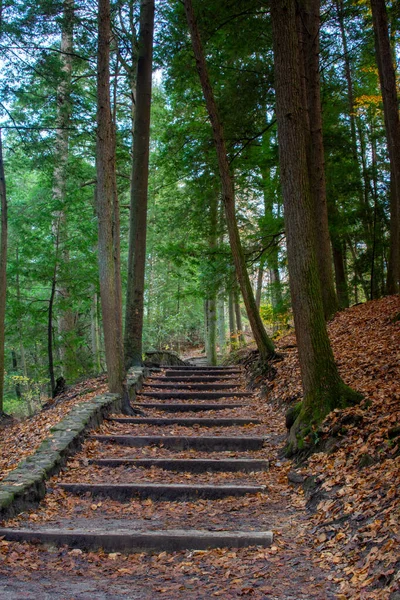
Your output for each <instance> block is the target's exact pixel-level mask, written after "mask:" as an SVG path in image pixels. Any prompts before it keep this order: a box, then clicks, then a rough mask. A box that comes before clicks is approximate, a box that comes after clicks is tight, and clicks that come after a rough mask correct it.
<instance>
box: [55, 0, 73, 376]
mask: <svg viewBox="0 0 400 600" xmlns="http://www.w3.org/2000/svg"><path fill="white" fill-rule="evenodd" d="M73 24H74V0H64V14H63V19H62V31H61V52H60V62H61V73H62V80H61V82H60V84H59V86H58V88H57V119H56V123H57V131H56V139H55V167H54V173H53V190H52V195H53V199H54V200H55V204H56V206H57V205H58V208H57V209H56V212H55V214H54V217H55V221H56V223H57V227H59V229H60V231H59V245H60V250H61V257H60V258H61V259H62V262H63V266H64V269H63V270H64V272H66V273H68V263H69V250H68V239H67V230H66V227H67V216H66V186H67V178H68V173H67V167H68V155H69V125H70V121H71V113H72V104H71V76H72V52H73ZM57 295H58V296H59V298H60V299H61V301H62V306H61V311H60V315H59V318H58V330H59V333H60V338H61V345H60V357H61V368H62V371H63V374H64V376H65V378H66V379H67V380H68V381H70V380H72V379H73V378H74V377H76V358H75V351H74V348H73V344H72V340H71V338H72V337H73V333H74V329H75V317H74V314H73V311H72V310H71V307H70V306H69V298H70V292H69V289H68V285H66V283H65V282H64V281H61V284H60V285H59V286H58V289H57Z"/></svg>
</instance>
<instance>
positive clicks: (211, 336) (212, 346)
mask: <svg viewBox="0 0 400 600" xmlns="http://www.w3.org/2000/svg"><path fill="white" fill-rule="evenodd" d="M204 312H205V338H206V355H207V361H208V363H209V364H210V365H216V364H217V345H216V344H217V327H216V325H217V314H216V302H215V297H214V298H208V299H207V300H205V301H204Z"/></svg>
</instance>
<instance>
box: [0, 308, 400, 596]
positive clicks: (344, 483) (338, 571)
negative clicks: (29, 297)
mask: <svg viewBox="0 0 400 600" xmlns="http://www.w3.org/2000/svg"><path fill="white" fill-rule="evenodd" d="M399 312H400V305H399V299H398V297H389V298H385V299H383V300H379V301H374V302H370V303H367V304H364V305H361V306H356V307H353V308H351V309H349V310H347V311H344V312H342V313H340V314H338V315H337V317H336V318H335V319H334V321H333V322H332V323H330V325H329V333H330V337H331V340H332V345H333V349H334V353H335V357H336V360H337V362H338V365H339V368H340V371H341V374H342V377H343V378H344V380H345V382H346V383H348V384H349V385H352V386H353V387H354V388H355V389H357V390H359V391H361V392H362V393H363V394H364V400H363V402H362V403H361V404H360V405H359V406H358V407H354V408H351V409H346V410H344V411H334V412H333V413H331V414H330V415H328V417H327V418H326V420H325V422H324V423H323V425H322V426H321V428H320V431H319V432H318V436H319V439H318V445H317V447H316V450H319V451H317V452H316V453H314V454H313V455H312V456H311V457H310V458H309V459H308V460H307V461H305V462H304V463H302V464H301V465H298V466H297V467H295V466H294V465H293V463H292V462H291V461H289V460H287V459H285V458H283V457H282V454H281V452H280V450H281V448H282V446H283V444H284V439H285V437H284V412H285V409H286V407H287V405H288V403H290V402H292V401H293V400H296V399H299V398H301V381H300V373H299V366H298V361H297V355H296V348H295V339H294V336H293V335H289V336H285V337H283V338H281V339H280V340H279V342H278V350H279V351H280V352H281V353H282V355H283V360H282V361H280V362H279V363H276V369H277V375H276V377H275V378H274V379H273V380H272V381H268V382H267V384H265V381H264V380H262V379H260V378H258V383H259V385H260V390H261V391H259V392H258V393H257V391H256V392H255V394H254V396H253V397H252V398H250V399H246V404H248V405H249V406H247V407H243V408H241V409H234V410H235V413H236V414H235V416H245V417H257V418H262V419H263V423H264V425H263V426H264V430H262V428H260V427H259V426H255V427H254V426H250V427H249V428H246V430H244V429H243V428H236V429H235V428H220V430H218V431H219V433H218V434H219V435H227V434H228V431H230V430H231V429H235V431H236V432H237V434H238V433H239V432H240V433H243V431H246V435H259V434H260V431H261V432H262V433H263V434H264V435H265V438H266V443H265V448H263V450H261V451H257V452H255V453H254V452H249V453H245V454H246V455H249V456H251V457H253V458H255V457H257V458H264V459H268V460H269V461H270V469H269V470H268V471H267V472H265V473H251V474H248V473H247V474H244V473H230V474H226V473H222V474H221V473H205V474H199V475H197V474H193V473H191V474H182V473H180V474H176V473H173V472H170V471H163V470H161V469H158V468H154V469H150V470H144V469H130V468H126V467H119V468H118V469H113V472H114V473H115V477H116V479H117V480H121V481H122V480H125V481H126V479H125V478H128V479H129V478H130V477H132V478H133V479H135V480H136V481H137V480H140V481H143V480H148V481H154V480H157V481H159V480H164V481H171V482H173V481H174V482H177V481H182V480H183V481H185V482H190V481H195V482H197V483H198V482H200V481H201V482H209V481H210V482H212V481H213V482H219V483H221V482H222V483H226V482H227V481H238V480H239V481H242V478H243V481H244V480H246V481H249V482H251V483H257V482H262V483H265V485H266V488H265V492H264V493H260V494H257V495H255V496H247V497H243V498H224V499H223V500H217V501H215V500H212V501H211V500H198V501H196V502H155V501H152V500H150V499H148V500H143V501H140V500H139V499H132V500H131V501H129V502H118V501H115V500H109V499H104V498H98V497H91V496H90V495H86V496H81V497H76V496H71V495H69V494H67V493H65V492H64V491H63V490H61V489H60V488H58V487H57V483H58V482H59V481H67V480H70V481H75V480H76V481H79V480H80V481H87V479H88V478H91V480H92V481H97V480H102V478H103V475H104V472H105V470H104V469H102V468H99V467H94V466H90V467H89V465H88V459H89V458H92V457H100V456H103V457H104V456H128V455H130V456H132V457H144V456H146V457H147V456H156V457H161V456H171V457H172V456H173V457H174V458H176V457H178V456H179V457H182V458H185V457H189V458H190V457H194V456H196V457H200V456H203V457H206V456H209V457H213V458H214V457H215V456H214V453H199V452H193V451H182V452H179V453H175V452H174V453H172V452H171V451H169V450H167V449H166V448H154V447H146V448H126V447H118V446H112V445H108V444H107V445H104V444H99V443H98V442H95V441H93V440H87V441H86V442H85V444H84V446H83V448H82V450H81V452H79V453H78V454H77V455H76V456H74V457H73V458H72V459H71V460H70V462H69V466H67V468H66V470H65V471H64V472H62V473H60V474H59V475H58V476H56V477H54V478H52V480H51V481H49V483H48V488H49V493H48V494H47V496H46V498H45V499H44V500H43V502H42V503H41V504H40V506H39V507H37V508H36V509H34V510H32V511H27V512H26V513H23V514H21V515H20V516H19V517H18V518H16V519H13V520H10V521H9V522H8V523H7V524H8V525H13V526H18V525H19V526H21V525H26V523H30V524H31V527H32V528H36V527H40V526H41V525H43V524H45V523H46V524H48V525H49V526H50V524H52V526H54V524H57V523H58V524H60V526H61V525H63V524H65V523H67V524H68V523H70V524H72V523H75V524H76V522H77V520H80V522H84V521H85V520H87V521H88V520H90V519H91V520H92V522H93V523H96V519H97V520H98V522H99V523H100V522H101V523H103V524H104V526H105V527H106V528H107V527H109V528H110V529H112V527H113V526H114V524H115V522H116V519H119V520H120V519H123V520H124V521H125V523H126V526H129V527H132V528H142V527H143V524H145V525H146V529H151V528H153V529H154V528H157V527H165V525H168V524H169V526H171V524H173V526H174V527H176V528H180V527H182V528H189V527H193V528H208V529H211V530H212V529H218V528H221V529H225V528H226V529H247V528H248V529H254V530H260V529H272V530H273V531H274V534H275V539H274V544H273V546H272V547H270V548H267V549H263V548H259V547H253V548H244V549H239V550H231V549H216V550H207V551H199V552H196V551H194V552H193V551H192V552H190V551H186V552H174V553H166V552H161V553H158V554H157V553H154V554H144V553H139V554H138V553H136V554H130V555H123V554H119V553H108V554H107V553H104V552H101V551H100V552H82V551H79V550H70V549H68V548H61V549H54V548H53V549H46V548H44V547H42V546H40V545H39V546H38V545H32V544H19V543H11V542H6V541H5V540H3V541H0V577H1V574H4V575H8V576H10V575H13V576H14V577H16V578H19V580H26V581H28V582H29V585H30V586H32V585H39V583H38V581H39V579H38V578H40V577H43V574H44V573H51V574H52V577H54V578H55V579H56V580H59V581H60V582H61V581H62V580H63V578H64V580H65V578H66V577H70V578H72V580H73V581H75V578H76V577H78V578H79V577H85V578H87V579H88V580H89V579H90V578H92V579H91V581H92V580H94V581H96V582H97V583H96V585H95V588H96V590H97V592H95V595H93V596H92V597H93V598H96V597H99V598H100V597H103V596H100V590H102V593H103V591H104V590H105V589H109V590H111V587H112V582H113V581H114V580H118V581H119V582H120V584H119V585H124V584H127V585H128V588H127V589H131V591H132V593H133V591H134V590H135V593H136V592H137V590H138V589H140V595H132V596H131V597H132V598H154V597H160V598H163V597H164V598H171V597H177V598H180V597H182V598H188V597H189V598H208V597H218V596H220V597H223V598H239V597H245V596H249V597H252V598H260V599H261V598H271V599H273V598H276V599H282V600H286V599H287V600H289V599H293V600H296V599H297V600H300V599H303V598H304V599H306V598H319V599H321V600H323V599H328V598H337V599H338V600H344V599H353V598H354V599H360V600H364V599H365V600H366V599H368V600H369V599H370V598H371V599H379V600H386V599H389V598H390V599H391V598H395V597H396V596H395V594H396V591H397V590H398V588H399V552H398V548H399V501H398V493H399V492H398V490H399V483H400V481H399V479H400V475H399V474H400V465H399V436H398V435H396V432H397V429H396V427H397V426H398V424H399V406H400V402H399V400H400V395H399V384H398V382H399V380H400V378H399V375H400V372H399V369H400V367H399V365H400V360H399V359H400V354H399V353H400V345H399V338H400V336H399V332H400V325H399V320H398V319H397V320H396V316H397V315H398V314H399ZM265 387H266V388H267V389H268V402H265V400H264V397H263V395H262V391H263V390H264V389H265ZM81 400H82V399H81ZM146 412H147V416H168V414H167V415H166V414H165V413H163V412H162V411H157V410H152V411H146ZM218 412H219V413H220V416H232V411H223V410H221V411H218ZM198 416H200V415H199V414H198V413H196V417H198ZM202 416H206V417H210V413H209V412H208V411H204V414H203V415H202ZM54 417H56V415H54ZM39 422H40V420H38V422H37V423H38V425H37V426H39ZM54 422H55V421H54ZM54 422H51V425H53V424H54ZM40 425H42V423H40ZM51 425H50V426H51ZM14 427H15V426H14ZM25 427H26V425H25ZM114 427H115V424H114V423H112V422H108V423H104V424H103V426H102V428H101V431H102V432H111V433H115V431H116V430H115V429H114ZM48 428H49V427H47V428H46V423H45V424H44V426H43V431H42V433H43V435H44V437H45V436H46V432H47V431H48ZM186 429H187V428H181V426H179V427H176V426H173V427H172V428H171V426H169V427H167V428H166V429H165V430H164V433H165V434H166V435H172V434H171V433H170V432H171V431H174V432H176V433H177V434H178V433H180V432H183V431H186ZM26 431H27V433H26V435H28V432H29V427H27V429H26ZM120 431H121V430H120ZM123 431H124V432H125V433H127V432H128V431H131V432H132V431H136V433H138V432H140V434H143V431H144V426H143V425H140V426H139V427H138V428H137V429H136V430H135V429H134V428H133V427H132V428H127V429H126V425H124V429H123ZM149 432H151V434H154V433H155V429H154V428H151V427H150V428H148V429H147V433H146V435H149ZM191 432H192V433H193V429H191ZM157 433H158V434H159V433H160V429H159V428H157ZM174 434H175V433H174ZM195 434H196V435H200V434H201V435H207V434H208V435H210V428H201V429H197V431H196V430H195ZM35 441H36V438H35ZM27 447H28V445H26V446H24V448H23V452H27V449H26V448H27ZM17 452H18V451H17V448H16V447H15V446H14V447H13V451H12V452H11V453H10V454H14V458H12V457H10V458H8V459H6V463H5V464H6V465H7V468H9V467H8V465H10V464H16V463H17V462H18V461H19V460H20V459H21V458H22V456H23V455H21V454H20V455H18V454H17ZM235 455H238V456H239V455H240V456H243V454H242V453H230V452H225V453H218V454H217V456H218V458H222V457H224V456H235ZM79 473H80V474H79ZM293 473H295V474H297V475H298V477H299V479H298V480H296V481H303V482H304V484H303V485H300V484H298V483H297V484H292V483H290V482H289V481H288V475H289V479H291V480H293ZM310 482H311V484H312V485H310V486H309V485H308V484H309V483H310ZM310 489H311V491H310ZM107 524H108V525H107ZM0 581H1V579H0ZM106 582H108V583H106ZM138 582H140V583H138ZM96 586H97V587H96ZM107 586H108V587H107ZM130 586H131V587H130ZM138 586H139V587H138ZM110 593H112V592H110ZM96 594H98V595H97V596H96ZM54 597H56V596H54ZM58 597H60V598H61V596H57V598H58ZM76 597H77V598H78V597H79V598H81V597H82V598H84V597H85V596H81V595H79V594H78V595H77V596H76ZM104 597H107V598H108V597H109V598H114V597H117V596H116V595H115V594H114V596H113V595H110V596H104ZM125 597H129V593H128V595H127V596H126V595H125ZM65 598H70V596H65Z"/></svg>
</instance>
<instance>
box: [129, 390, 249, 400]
mask: <svg viewBox="0 0 400 600" xmlns="http://www.w3.org/2000/svg"><path fill="white" fill-rule="evenodd" d="M140 396H142V397H145V398H159V399H160V400H170V399H174V398H175V399H176V400H217V399H218V398H226V397H227V396H229V397H230V398H233V397H235V398H250V397H251V396H252V394H251V393H250V392H235V391H229V392H228V391H226V392H141V393H140Z"/></svg>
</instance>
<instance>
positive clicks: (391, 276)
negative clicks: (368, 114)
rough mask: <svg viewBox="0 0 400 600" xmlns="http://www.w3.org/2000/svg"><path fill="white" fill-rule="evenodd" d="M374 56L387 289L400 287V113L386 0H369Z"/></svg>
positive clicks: (396, 290) (395, 291)
mask: <svg viewBox="0 0 400 600" xmlns="http://www.w3.org/2000/svg"><path fill="white" fill-rule="evenodd" d="M371 8H372V20H373V24H374V33H375V49H376V59H377V63H378V71H379V80H380V84H381V91H382V99H383V113H384V117H385V129H386V138H387V148H388V153H389V160H390V173H391V194H390V255H389V268H388V277H387V289H388V292H389V293H390V294H395V293H397V292H399V290H400V117H399V103H398V96H397V86H396V72H395V67H394V64H393V55H392V49H391V46H390V38H389V31H388V20H387V12H386V3H385V0H371Z"/></svg>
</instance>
